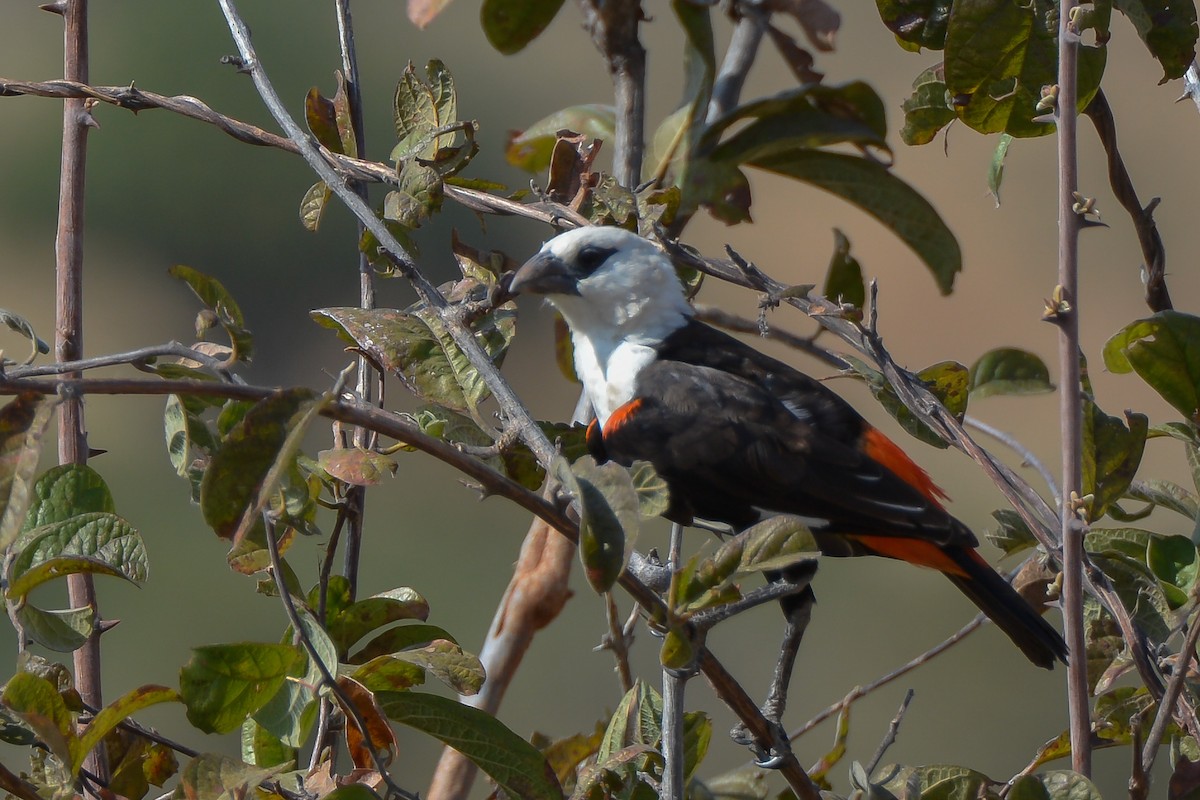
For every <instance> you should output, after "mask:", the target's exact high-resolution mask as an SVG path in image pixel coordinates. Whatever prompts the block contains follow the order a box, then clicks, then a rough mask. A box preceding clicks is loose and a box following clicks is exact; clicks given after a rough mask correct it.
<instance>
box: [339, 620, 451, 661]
mask: <svg viewBox="0 0 1200 800" xmlns="http://www.w3.org/2000/svg"><path fill="white" fill-rule="evenodd" d="M437 639H445V640H446V641H448V642H453V643H454V644H458V642H457V641H455V639H454V637H453V636H451V635H450V633H449V632H447V631H446V630H445V629H443V628H440V627H438V626H437V625H423V624H413V625H399V626H397V627H395V628H390V629H388V630H386V631H384V632H383V633H381V634H379V635H378V636H376V637H375V638H373V639H371V641H369V642H367V643H366V644H365V645H363V646H362V649H361V650H359V651H358V652H357V653H355V654H354V655H352V656H350V658H349V659H348V661H349V663H351V664H365V663H367V662H368V661H370V660H371V659H373V658H377V657H379V656H385V655H389V654H391V653H395V652H397V651H399V650H407V649H408V648H410V647H421V646H424V645H427V644H429V643H430V642H433V641H435V640H437Z"/></svg>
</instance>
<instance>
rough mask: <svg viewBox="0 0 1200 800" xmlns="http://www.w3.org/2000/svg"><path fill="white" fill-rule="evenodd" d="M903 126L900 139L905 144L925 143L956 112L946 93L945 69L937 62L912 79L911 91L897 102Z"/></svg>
mask: <svg viewBox="0 0 1200 800" xmlns="http://www.w3.org/2000/svg"><path fill="white" fill-rule="evenodd" d="M901 108H902V109H903V110H904V127H902V128H901V129H900V139H901V141H903V142H904V143H905V144H907V145H917V144H929V143H930V142H932V141H933V138H934V137H935V136H937V132H938V131H940V130H941V129H942V128H944V127H946V126H947V125H949V124H950V123H951V122H953V121H954V120H955V118H956V117H957V116H958V115H957V114H956V113H955V111H954V106H953V105H952V104H951V102H950V96H949V95H948V94H947V93H946V70H945V67H943V66H942V65H941V64H940V63H939V64H935V65H933V66H932V67H930V68H929V69H927V70H925V71H924V72H922V73H921V74H920V75H918V76H917V77H916V79H915V80H913V92H912V94H911V95H909V96H908V97H906V98H905V99H904V103H902V104H901Z"/></svg>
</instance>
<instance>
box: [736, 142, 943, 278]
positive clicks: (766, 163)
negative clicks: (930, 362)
mask: <svg viewBox="0 0 1200 800" xmlns="http://www.w3.org/2000/svg"><path fill="white" fill-rule="evenodd" d="M751 163H752V166H756V167H759V168H761V169H765V170H769V171H771V172H776V173H778V174H780V175H785V176H787V177H790V178H795V179H797V180H801V181H804V182H806V183H811V184H813V185H814V186H817V187H819V188H821V189H824V190H826V191H827V192H831V193H833V194H836V195H838V196H839V197H841V198H843V199H845V200H847V201H849V202H851V203H853V204H854V205H856V206H858V207H859V208H861V209H862V210H863V211H866V212H867V213H868V214H870V215H871V216H873V217H875V218H876V219H877V220H879V221H880V222H882V223H883V224H884V225H886V226H887V227H888V228H890V229H891V230H892V231H893V232H894V233H895V234H896V235H897V236H899V237H900V239H901V240H903V241H904V243H905V244H907V245H908V246H909V247H910V248H912V250H913V252H914V253H916V254H917V255H918V256H920V257H921V260H922V261H924V262H925V264H926V265H927V266H928V267H929V269H930V271H931V272H932V273H933V277H934V280H935V281H936V282H937V285H938V289H939V290H941V292H942V294H949V293H950V291H951V289H952V288H953V287H954V277H955V275H957V274H958V273H959V272H961V271H962V251H961V250H960V249H959V247H958V241H957V240H956V239H955V238H954V234H953V233H951V232H950V229H949V228H947V227H946V223H945V222H943V221H942V218H941V217H940V216H938V213H937V211H935V210H934V208H933V206H931V205H930V204H929V201H928V200H926V199H925V198H924V197H922V196H921V195H919V194H918V193H917V192H916V190H914V189H913V188H912V187H911V186H909V185H908V184H907V183H905V182H904V181H902V180H900V179H899V178H897V177H896V176H895V175H893V174H892V173H891V172H889V171H888V169H887V167H885V166H883V165H881V164H877V163H875V162H874V161H868V160H866V159H864V158H858V157H855V156H849V155H844V154H842V153H827V152H824V151H819V150H798V151H796V152H793V153H781V154H778V155H775V156H770V157H767V158H763V159H758V160H756V161H753V162H751Z"/></svg>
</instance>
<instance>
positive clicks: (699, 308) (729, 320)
mask: <svg viewBox="0 0 1200 800" xmlns="http://www.w3.org/2000/svg"><path fill="white" fill-rule="evenodd" d="M695 309H696V319H698V320H700V321H701V322H707V323H708V324H709V325H713V326H715V327H717V328H724V329H725V330H727V331H734V332H735V333H753V334H758V335H760V336H762V337H763V338H764V339H769V340H770V341H773V342H779V343H780V344H783V345H787V346H788V347H791V348H793V349H795V350H799V351H800V352H802V353H805V354H807V355H810V356H812V357H813V358H815V359H817V360H819V361H823V362H824V363H826V364H828V365H829V366H831V367H837V368H838V369H846V368H848V367H849V366H850V364H849V363H847V362H846V360H845V359H843V358H842V357H841V356H839V355H838V354H837V353H832V352H830V351H829V350H826V349H825V348H824V347H821V346H820V345H818V344H817V343H816V342H814V341H813V340H812V339H811V338H810V337H807V336H797V335H796V334H794V333H790V332H788V331H785V330H783V329H782V328H780V327H779V326H778V325H771V326H769V327H768V328H767V330H766V332H765V333H764V332H763V330H762V329H761V328H760V327H759V325H758V322H757V321H756V320H752V319H747V318H745V317H739V316H738V315H737V314H731V313H730V312H728V311H725V310H724V309H721V308H717V307H716V306H706V305H701V304H696V305H695Z"/></svg>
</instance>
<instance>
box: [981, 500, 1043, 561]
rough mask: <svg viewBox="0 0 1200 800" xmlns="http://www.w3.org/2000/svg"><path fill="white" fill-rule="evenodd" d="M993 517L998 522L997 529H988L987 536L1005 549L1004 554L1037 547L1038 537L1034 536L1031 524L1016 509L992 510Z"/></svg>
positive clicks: (1007, 554)
mask: <svg viewBox="0 0 1200 800" xmlns="http://www.w3.org/2000/svg"><path fill="white" fill-rule="evenodd" d="M992 517H993V518H994V519H995V520H996V522H997V523H998V524H997V527H996V530H994V531H991V530H989V531H987V533H986V534H985V536H987V540H988V541H989V542H991V543H992V544H994V545H995V546H996V547H999V548H1000V549H1001V550H1003V551H1004V555H1006V556H1011V555H1012V554H1013V553H1019V552H1021V551H1022V550H1028V549H1029V548H1031V547H1037V543H1038V542H1037V539H1035V538H1033V533H1032V532H1031V531H1030V530H1029V526H1028V525H1026V524H1025V520H1023V519H1021V515H1020V514H1018V513H1017V512H1016V511H1013V510H1012V509H1011V508H1000V509H997V510H995V511H993V512H992Z"/></svg>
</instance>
